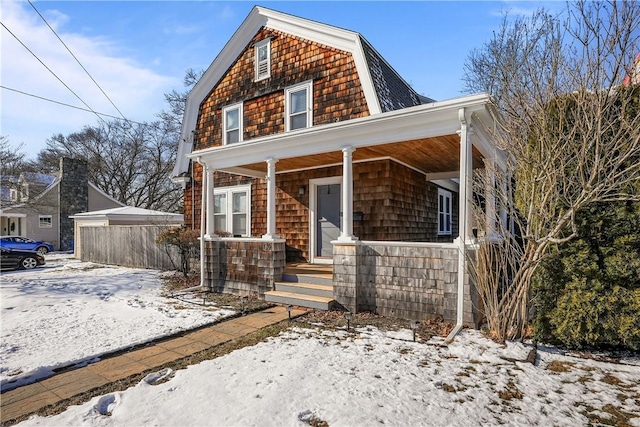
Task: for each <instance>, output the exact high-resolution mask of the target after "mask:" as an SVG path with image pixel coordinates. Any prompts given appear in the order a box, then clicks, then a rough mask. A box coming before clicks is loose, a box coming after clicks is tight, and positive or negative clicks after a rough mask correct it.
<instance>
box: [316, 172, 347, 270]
mask: <svg viewBox="0 0 640 427" xmlns="http://www.w3.org/2000/svg"><path fill="white" fill-rule="evenodd" d="M318 181H319V182H318V183H317V184H316V183H312V185H314V184H315V185H314V190H315V191H314V193H315V197H314V199H315V200H314V201H315V203H314V205H315V206H314V207H315V209H314V211H315V212H314V214H315V215H313V216H314V218H315V220H314V223H313V224H312V227H313V236H312V237H313V238H312V240H313V242H312V245H313V246H312V248H313V249H312V250H313V254H312V257H311V259H312V262H319V263H322V262H331V260H332V259H333V245H332V244H331V241H333V240H336V239H337V238H338V237H340V226H341V224H340V222H341V220H342V213H341V209H340V202H341V200H342V196H341V194H340V183H339V182H335V181H336V179H332V180H328V182H327V181H325V180H318ZM331 181H333V182H331Z"/></svg>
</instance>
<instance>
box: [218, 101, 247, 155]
mask: <svg viewBox="0 0 640 427" xmlns="http://www.w3.org/2000/svg"><path fill="white" fill-rule="evenodd" d="M222 122H223V123H222V127H223V129H224V132H223V135H222V138H223V144H225V145H226V144H233V143H235V142H240V141H242V103H239V104H233V105H229V106H228V107H224V108H223V109H222Z"/></svg>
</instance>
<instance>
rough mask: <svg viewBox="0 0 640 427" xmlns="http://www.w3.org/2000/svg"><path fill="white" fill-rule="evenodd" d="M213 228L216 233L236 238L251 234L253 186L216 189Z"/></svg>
mask: <svg viewBox="0 0 640 427" xmlns="http://www.w3.org/2000/svg"><path fill="white" fill-rule="evenodd" d="M213 201H214V202H213V227H214V230H215V233H216V234H218V233H220V232H227V233H229V234H231V235H232V236H234V237H245V236H249V235H250V234H251V229H250V224H251V186H250V185H241V186H236V187H222V188H216V189H214V192H213Z"/></svg>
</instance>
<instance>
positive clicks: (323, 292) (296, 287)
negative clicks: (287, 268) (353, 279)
mask: <svg viewBox="0 0 640 427" xmlns="http://www.w3.org/2000/svg"><path fill="white" fill-rule="evenodd" d="M274 290H275V291H280V292H289V293H292V294H302V295H313V296H316V297H325V298H333V285H324V284H321V285H318V284H315V283H299V282H276V283H275V287H274Z"/></svg>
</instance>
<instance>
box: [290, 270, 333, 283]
mask: <svg viewBox="0 0 640 427" xmlns="http://www.w3.org/2000/svg"><path fill="white" fill-rule="evenodd" d="M282 281H283V282H294V283H301V282H304V283H311V284H314V285H327V286H333V277H332V276H328V275H324V276H319V275H313V274H300V273H298V274H289V273H285V274H283V275H282Z"/></svg>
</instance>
